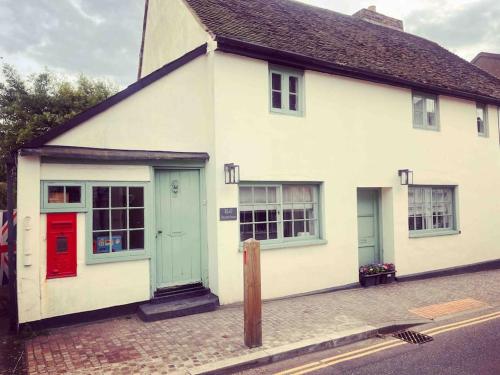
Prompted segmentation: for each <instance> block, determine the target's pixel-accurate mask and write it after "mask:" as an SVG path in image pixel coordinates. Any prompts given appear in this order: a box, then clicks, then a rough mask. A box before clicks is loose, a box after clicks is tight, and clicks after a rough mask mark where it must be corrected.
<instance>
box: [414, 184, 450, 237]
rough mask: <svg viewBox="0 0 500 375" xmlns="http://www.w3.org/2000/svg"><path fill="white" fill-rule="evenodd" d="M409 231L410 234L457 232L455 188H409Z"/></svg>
mask: <svg viewBox="0 0 500 375" xmlns="http://www.w3.org/2000/svg"><path fill="white" fill-rule="evenodd" d="M408 229H409V231H410V234H419V233H420V234H425V233H429V234H432V233H437V232H450V231H455V230H456V229H457V227H456V212H455V187H453V186H409V187H408Z"/></svg>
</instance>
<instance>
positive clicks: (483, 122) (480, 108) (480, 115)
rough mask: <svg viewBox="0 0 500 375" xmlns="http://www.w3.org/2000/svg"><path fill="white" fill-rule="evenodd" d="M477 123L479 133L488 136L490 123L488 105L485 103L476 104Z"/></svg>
mask: <svg viewBox="0 0 500 375" xmlns="http://www.w3.org/2000/svg"><path fill="white" fill-rule="evenodd" d="M476 124H477V134H478V135H480V136H482V137H487V136H488V123H487V118H486V106H485V105H484V104H480V103H477V104H476Z"/></svg>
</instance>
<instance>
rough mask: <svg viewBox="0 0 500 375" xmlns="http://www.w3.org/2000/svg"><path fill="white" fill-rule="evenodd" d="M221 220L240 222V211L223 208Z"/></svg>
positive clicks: (232, 208) (234, 208)
mask: <svg viewBox="0 0 500 375" xmlns="http://www.w3.org/2000/svg"><path fill="white" fill-rule="evenodd" d="M219 212H220V220H221V221H229V220H238V209H237V208H236V207H229V208H221V209H220V211H219Z"/></svg>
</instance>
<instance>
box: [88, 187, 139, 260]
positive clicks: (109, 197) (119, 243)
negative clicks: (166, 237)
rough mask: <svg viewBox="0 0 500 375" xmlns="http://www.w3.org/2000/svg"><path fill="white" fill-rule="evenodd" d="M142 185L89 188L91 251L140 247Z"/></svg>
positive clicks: (123, 252) (129, 250) (132, 249)
mask: <svg viewBox="0 0 500 375" xmlns="http://www.w3.org/2000/svg"><path fill="white" fill-rule="evenodd" d="M144 228H145V225H144V187H143V186H93V187H92V252H93V254H113V253H122V254H126V253H127V252H134V251H137V250H144Z"/></svg>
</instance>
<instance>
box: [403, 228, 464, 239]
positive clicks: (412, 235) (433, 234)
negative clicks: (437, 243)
mask: <svg viewBox="0 0 500 375" xmlns="http://www.w3.org/2000/svg"><path fill="white" fill-rule="evenodd" d="M461 233H462V232H461V231H459V230H443V231H436V232H424V233H410V235H409V238H422V237H439V236H453V235H456V234H461Z"/></svg>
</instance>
